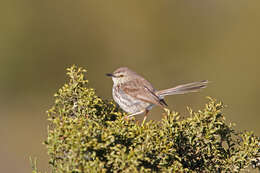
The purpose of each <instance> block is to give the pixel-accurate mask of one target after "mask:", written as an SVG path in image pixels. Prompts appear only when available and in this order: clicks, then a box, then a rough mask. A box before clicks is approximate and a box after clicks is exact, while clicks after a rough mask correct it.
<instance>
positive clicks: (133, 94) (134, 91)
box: [107, 67, 208, 123]
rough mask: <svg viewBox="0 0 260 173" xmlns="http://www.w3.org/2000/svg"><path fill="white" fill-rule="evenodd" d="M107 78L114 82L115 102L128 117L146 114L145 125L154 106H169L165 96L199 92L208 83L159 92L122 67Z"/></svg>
mask: <svg viewBox="0 0 260 173" xmlns="http://www.w3.org/2000/svg"><path fill="white" fill-rule="evenodd" d="M107 76H110V77H112V80H113V82H114V85H113V89H112V92H113V98H114V100H115V102H116V103H117V104H118V105H119V106H120V107H121V108H122V109H123V110H124V111H126V112H127V113H128V114H129V116H128V117H131V116H134V115H138V114H142V113H145V116H144V120H143V123H144V122H145V120H146V118H147V114H148V112H149V110H151V109H152V107H153V106H155V105H158V106H160V107H162V108H165V107H166V106H167V104H166V102H165V101H164V97H165V96H167V95H175V94H185V93H189V92H197V91H199V89H201V88H205V87H206V86H207V83H208V81H207V80H203V81H200V82H193V83H188V84H184V85H178V86H176V87H173V88H169V89H165V90H159V91H157V90H155V89H154V88H153V86H152V85H151V83H150V82H148V81H147V80H146V79H144V78H143V77H142V76H140V75H138V74H137V73H136V72H134V71H132V70H130V69H129V68H127V67H120V68H118V69H117V70H115V71H114V72H113V73H108V74H107Z"/></svg>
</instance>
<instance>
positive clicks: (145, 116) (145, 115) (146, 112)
mask: <svg viewBox="0 0 260 173" xmlns="http://www.w3.org/2000/svg"><path fill="white" fill-rule="evenodd" d="M148 113H149V110H147V109H145V114H144V120H143V122H142V126H143V125H144V123H145V121H146V118H147V115H148Z"/></svg>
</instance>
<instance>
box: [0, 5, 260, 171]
mask: <svg viewBox="0 0 260 173" xmlns="http://www.w3.org/2000/svg"><path fill="white" fill-rule="evenodd" d="M259 42H260V1H245V0H228V1H227V0H211V1H209V0H203V1H202V0H199V1H188V0H183V1H177V0H162V1H155V0H144V1H139V0H131V1H130V0H126V1H120V0H115V1H107V0H73V1H72V0H45V1H35V0H4V1H1V3H0V137H1V141H0V169H1V172H12V173H13V172H14V173H16V172H17V173H23V172H30V164H29V161H28V160H29V156H33V157H34V156H36V157H38V158H39V168H40V169H41V170H46V169H47V166H48V160H47V154H46V149H45V147H44V145H42V142H43V141H44V139H45V138H46V125H47V122H46V114H45V111H46V110H47V109H48V108H50V106H51V105H52V103H53V94H54V93H55V92H56V91H57V89H58V88H59V87H61V86H62V84H63V83H64V82H65V78H66V76H65V69H66V68H67V67H69V66H71V65H72V64H77V65H79V66H82V67H85V68H87V69H88V79H89V80H90V85H91V86H92V87H94V88H96V89H97V93H98V95H99V96H101V97H103V98H111V87H112V81H111V79H109V78H107V77H106V76H105V75H104V74H105V73H107V72H112V71H113V70H115V69H116V68H118V67H120V66H128V67H130V68H132V69H133V70H135V71H137V72H139V73H140V74H142V75H144V76H145V77H146V78H147V79H148V80H149V81H150V82H152V83H153V85H154V87H155V88H158V89H164V88H167V87H172V86H174V85H178V84H182V83H186V82H191V81H197V80H203V79H208V80H210V81H212V82H211V83H210V85H209V87H208V88H207V89H205V90H203V91H202V92H201V93H192V94H187V95H178V96H172V97H168V98H166V101H167V102H168V105H169V107H170V108H171V109H174V110H176V111H179V112H182V113H187V111H186V106H190V107H191V108H193V109H195V110H198V109H199V108H203V105H204V103H206V102H207V99H206V98H205V97H206V96H212V97H215V98H217V99H220V100H222V101H224V103H225V104H227V105H228V107H227V108H226V110H225V113H226V116H227V120H228V121H229V122H230V121H232V122H235V123H236V124H237V129H240V130H245V129H248V130H253V131H255V133H256V134H257V135H260V126H259V124H260V115H259V98H260V94H259V87H260V79H259V75H260V68H259V63H260V59H259V58H260V44H259ZM161 112H162V111H161V110H160V109H159V108H154V109H153V111H152V113H151V114H150V119H157V120H159V119H160V118H161V116H160V113H161ZM138 118H139V119H141V118H142V116H139V117H138Z"/></svg>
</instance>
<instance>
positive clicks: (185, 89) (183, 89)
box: [156, 80, 208, 98]
mask: <svg viewBox="0 0 260 173" xmlns="http://www.w3.org/2000/svg"><path fill="white" fill-rule="evenodd" d="M207 84H208V81H207V80H203V81H200V82H192V83H188V84H184V85H178V86H176V87H174V88H169V89H165V90H161V91H157V92H156V94H157V95H159V96H160V97H162V98H163V97H164V96H167V95H175V94H185V93H189V92H197V91H199V90H200V89H202V88H206V87H207Z"/></svg>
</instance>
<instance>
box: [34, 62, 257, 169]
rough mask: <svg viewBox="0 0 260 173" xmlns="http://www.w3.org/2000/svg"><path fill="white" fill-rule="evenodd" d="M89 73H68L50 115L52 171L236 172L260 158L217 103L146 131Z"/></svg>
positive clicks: (252, 139) (171, 115) (169, 115)
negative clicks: (91, 82)
mask: <svg viewBox="0 0 260 173" xmlns="http://www.w3.org/2000/svg"><path fill="white" fill-rule="evenodd" d="M85 72H86V71H85V70H84V69H81V68H77V67H75V66H72V67H71V68H69V69H68V73H67V74H68V76H69V82H68V83H67V84H65V85H64V86H63V87H62V88H61V89H59V91H58V92H57V94H55V103H54V105H53V107H52V108H51V109H50V110H49V111H48V120H49V122H50V123H49V128H48V138H47V140H46V141H45V144H46V146H47V148H48V155H49V157H50V160H49V163H50V165H51V169H52V172H58V173H62V172H69V173H83V172H86V173H88V172H238V171H240V170H241V169H245V168H248V167H249V165H250V163H251V160H252V159H254V158H256V157H257V155H258V154H259V153H260V151H259V146H258V144H259V142H260V140H259V138H257V137H256V136H254V134H253V133H252V132H243V133H240V132H237V131H235V130H234V129H233V126H232V125H227V124H226V122H225V117H224V116H223V113H222V109H223V107H224V106H223V104H222V103H219V102H216V101H215V100H214V99H210V100H209V103H208V104H207V105H206V107H205V108H204V109H203V110H201V111H198V112H193V111H192V110H189V111H190V116H189V118H186V119H184V120H179V117H180V116H179V115H178V113H175V112H172V111H167V112H165V113H164V114H165V116H164V118H163V119H162V121H160V122H157V121H150V122H147V123H146V124H145V125H143V126H142V125H140V124H138V123H136V122H135V121H134V120H125V119H124V116H125V115H126V114H125V113H123V112H122V111H121V110H120V109H118V108H117V106H116V105H115V103H114V102H113V101H112V100H110V101H104V100H102V99H101V98H99V97H98V96H96V94H95V91H94V89H92V88H89V87H88V85H87V84H88V81H87V80H85V76H84V73H85ZM35 172H37V171H35Z"/></svg>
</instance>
